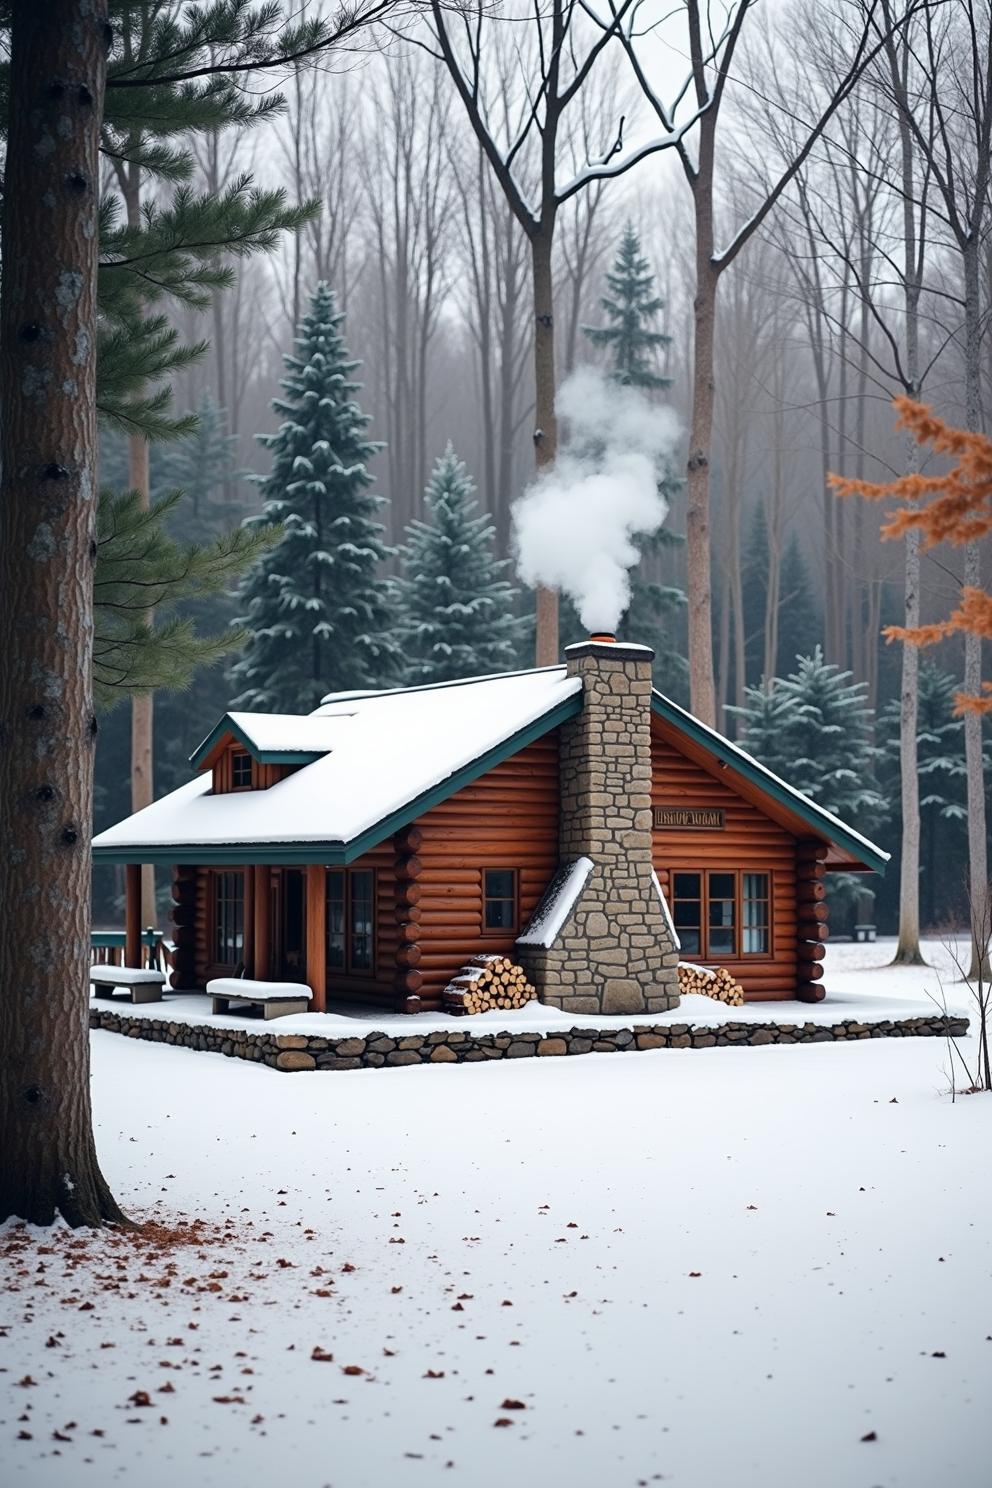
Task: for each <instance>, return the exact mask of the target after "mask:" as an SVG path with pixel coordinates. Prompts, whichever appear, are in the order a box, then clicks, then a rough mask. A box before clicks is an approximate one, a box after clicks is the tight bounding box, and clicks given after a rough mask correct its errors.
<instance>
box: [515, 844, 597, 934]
mask: <svg viewBox="0 0 992 1488" xmlns="http://www.w3.org/2000/svg"><path fill="white" fill-rule="evenodd" d="M592 868H593V862H592V858H584V857H583V858H575V859H574V860H573V861H572V862H571V863H569V865H568V867H567V868H559V869H558V872H557V873H556V874H555V876H554V878H552V880H551V882H550V883H549V884H548V887H547V888H546V889H545V891H544V893H543V894H542V895H541V902H540V903H539V904H538V906H537V908H536V909H535V911H534V913H533V914H532V915H531V917H530V923H529V924H528V926H527V929H526V930H525V931H524V933H523V934H522V935H518V936H517V940H516V944H517V945H525V946H538V947H539V948H540V949H541V950H545V951H546V950H550V948H551V947H552V946H553V945H554V943H555V941H556V940H557V939H558V937H559V935H560V934H561V932H562V929H563V927H564V925H565V921H566V920H567V919H568V917H569V915H570V914H571V913H572V910H573V909H574V908H575V903H576V900H577V899H578V897H579V895H580V894H581V893H582V890H583V889H584V888H585V886H586V881H587V880H588V878H589V875H590V873H591V872H592Z"/></svg>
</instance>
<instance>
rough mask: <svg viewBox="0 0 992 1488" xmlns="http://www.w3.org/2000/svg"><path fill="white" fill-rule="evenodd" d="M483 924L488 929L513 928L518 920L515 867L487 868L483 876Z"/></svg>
mask: <svg viewBox="0 0 992 1488" xmlns="http://www.w3.org/2000/svg"><path fill="white" fill-rule="evenodd" d="M482 883H483V889H482V892H483V896H484V916H483V924H484V925H485V928H486V929H487V930H513V929H515V928H516V920H517V875H516V870H515V869H513V868H487V869H486V870H485V871H484V873H483V877H482Z"/></svg>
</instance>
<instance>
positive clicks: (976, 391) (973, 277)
mask: <svg viewBox="0 0 992 1488" xmlns="http://www.w3.org/2000/svg"><path fill="white" fill-rule="evenodd" d="M980 252H981V247H980V237H979V235H978V233H973V234H972V236H971V239H970V240H969V241H968V242H967V243H966V244H965V245H964V249H963V252H962V259H963V267H964V318H965V409H966V418H967V422H968V428H969V429H973V430H975V431H976V432H977V431H979V430H981V428H982V422H983V421H982V361H981V355H982V338H981V328H982V326H981V298H980V274H981V263H980V257H979V255H980ZM963 582H964V584H965V586H966V587H971V588H975V589H980V588H981V584H982V558H981V550H980V548H979V546H978V544H977V543H974V542H972V543H968V545H967V546H966V548H965V550H964V574H963ZM981 690H982V641H981V637H980V636H977V635H971V634H966V635H965V638H964V691H965V692H967V693H971V695H972V696H973V697H978V696H979V694H980V693H981ZM964 758H965V770H966V772H967V773H966V781H967V794H968V902H969V904H970V907H971V964H970V966H969V969H968V975H969V977H970V978H971V979H972V980H975V979H977V977H978V976H979V973H981V974H982V975H983V976H984V977H985V978H986V979H987V978H988V977H989V975H990V974H992V967H990V964H989V947H988V934H987V931H988V925H989V915H990V904H989V898H990V892H989V861H988V846H987V842H988V838H987V830H988V829H987V825H986V802H985V770H984V760H983V758H982V720H981V716H980V715H979V714H977V713H966V714H965V715H964Z"/></svg>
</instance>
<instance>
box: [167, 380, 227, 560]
mask: <svg viewBox="0 0 992 1488" xmlns="http://www.w3.org/2000/svg"><path fill="white" fill-rule="evenodd" d="M225 429H226V420H225V415H224V410H223V409H222V408H220V407H218V405H217V403H216V402H215V401H214V399H213V398H211V396H210V394H209V393H205V394H204V395H203V398H202V399H201V401H200V406H199V407H198V408H197V410H196V424H195V426H194V427H193V428H192V429H191V430H190V432H189V433H188V434H187V435H186V436H185V438H183V439H177V440H174V441H172V442H171V443H169V444H163V445H161V446H159V448H158V449H157V450H156V451H155V455H154V458H153V460H152V484H153V487H154V488H155V489H165V490H179V491H182V492H183V495H184V496H185V497H186V500H185V501H184V503H183V506H182V509H181V511H180V513H179V514H178V517H177V520H181V522H182V533H181V534H180V533H179V532H177V533H176V536H177V537H178V536H180V535H183V536H186V537H187V538H190V539H193V540H200V539H201V538H202V537H208V536H209V537H214V536H216V534H217V525H218V523H224V524H225V525H230V524H231V523H232V522H235V521H236V520H237V519H238V517H239V516H242V515H243V514H244V505H241V507H240V509H239V507H238V503H237V502H236V501H234V500H231V499H229V495H228V493H229V491H230V490H231V488H233V487H234V485H235V483H236V480H237V475H236V472H235V466H236V464H237V445H238V439H237V435H236V434H227V433H226V432H225ZM173 526H174V527H175V523H173Z"/></svg>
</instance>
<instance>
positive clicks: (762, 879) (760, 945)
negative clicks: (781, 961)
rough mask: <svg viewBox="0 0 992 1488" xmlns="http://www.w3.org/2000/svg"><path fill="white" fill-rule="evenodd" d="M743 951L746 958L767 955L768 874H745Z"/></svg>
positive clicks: (768, 938)
mask: <svg viewBox="0 0 992 1488" xmlns="http://www.w3.org/2000/svg"><path fill="white" fill-rule="evenodd" d="M742 908H743V917H744V923H743V926H742V940H743V945H742V950H743V952H744V954H745V955H746V956H753V955H767V954H768V948H769V940H770V937H769V933H768V925H769V914H768V909H769V886H768V874H767V873H745V874H744V892H743V905H742Z"/></svg>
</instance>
